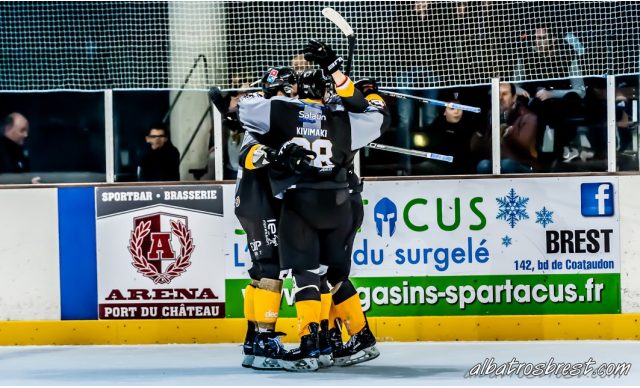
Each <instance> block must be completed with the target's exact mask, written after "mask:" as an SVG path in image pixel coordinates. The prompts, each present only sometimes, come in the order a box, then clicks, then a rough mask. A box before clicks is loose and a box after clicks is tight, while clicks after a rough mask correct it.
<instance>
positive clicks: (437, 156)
mask: <svg viewBox="0 0 640 388" xmlns="http://www.w3.org/2000/svg"><path fill="white" fill-rule="evenodd" d="M366 147H367V148H373V149H375V150H380V151H389V152H396V153H398V154H403V155H411V156H419V157H421V158H427V159H433V160H441V161H443V162H448V163H453V156H449V155H441V154H434V153H433V152H425V151H417V150H409V149H406V148H400V147H394V146H390V145H385V144H379V143H369V144H367V145H366Z"/></svg>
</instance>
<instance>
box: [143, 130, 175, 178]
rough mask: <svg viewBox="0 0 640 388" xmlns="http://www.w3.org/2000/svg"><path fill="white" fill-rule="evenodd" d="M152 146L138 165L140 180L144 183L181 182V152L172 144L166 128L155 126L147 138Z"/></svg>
mask: <svg viewBox="0 0 640 388" xmlns="http://www.w3.org/2000/svg"><path fill="white" fill-rule="evenodd" d="M145 140H146V142H147V143H148V144H149V145H150V146H151V147H150V149H148V151H147V152H146V153H145V154H144V155H143V157H142V159H141V160H140V164H139V165H138V180H139V181H142V182H156V181H162V182H167V181H179V180H180V170H179V166H180V152H178V149H177V148H176V147H175V146H174V145H173V144H172V143H171V140H170V139H169V134H168V133H167V130H166V128H164V127H162V126H154V127H152V128H150V129H149V131H148V132H147V135H146V136H145Z"/></svg>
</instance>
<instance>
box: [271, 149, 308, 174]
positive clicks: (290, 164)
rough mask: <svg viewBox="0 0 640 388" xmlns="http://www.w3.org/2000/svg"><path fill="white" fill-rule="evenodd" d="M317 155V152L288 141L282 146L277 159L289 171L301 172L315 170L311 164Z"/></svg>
mask: <svg viewBox="0 0 640 388" xmlns="http://www.w3.org/2000/svg"><path fill="white" fill-rule="evenodd" d="M315 157H316V153H315V152H313V151H310V150H307V149H304V148H303V147H301V146H299V145H298V144H296V143H293V142H291V141H288V142H286V143H284V144H283V145H282V147H280V151H278V158H277V160H278V162H279V163H280V164H282V165H283V166H284V167H285V168H287V169H288V170H289V171H291V172H293V173H296V174H301V173H303V172H307V171H312V170H314V167H313V166H311V161H313V159H315Z"/></svg>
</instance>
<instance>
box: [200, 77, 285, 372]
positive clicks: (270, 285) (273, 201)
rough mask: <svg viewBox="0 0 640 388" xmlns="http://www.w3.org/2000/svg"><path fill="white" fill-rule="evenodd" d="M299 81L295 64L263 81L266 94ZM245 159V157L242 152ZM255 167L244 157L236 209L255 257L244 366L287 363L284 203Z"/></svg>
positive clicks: (217, 99) (223, 103)
mask: <svg viewBox="0 0 640 388" xmlns="http://www.w3.org/2000/svg"><path fill="white" fill-rule="evenodd" d="M296 83H297V76H296V73H295V71H293V69H291V68H288V67H276V68H272V69H269V71H268V72H267V74H266V75H265V76H264V77H263V79H262V81H261V84H262V93H263V95H264V97H265V98H271V97H274V96H288V97H293V96H294V95H295V93H296ZM209 96H210V98H211V100H212V102H213V103H214V104H215V105H216V107H217V108H218V110H220V111H221V113H223V114H225V115H226V114H229V113H228V108H229V104H228V102H227V100H226V99H225V98H224V97H223V96H222V94H221V93H220V92H219V90H216V89H215V88H212V89H211V90H210V92H209ZM230 114H234V112H231V113H230ZM252 142H253V141H252V138H251V134H248V133H247V134H245V140H244V143H243V150H245V149H246V146H245V144H248V143H252ZM240 159H241V161H244V160H245V158H244V157H243V156H242V152H241V157H240ZM256 163H257V161H256ZM254 167H255V166H254V165H253V161H252V160H251V159H248V160H246V163H245V164H243V163H241V165H240V168H239V170H238V177H237V180H236V198H235V214H236V217H238V220H239V221H240V224H241V225H242V227H243V229H244V230H245V231H246V233H247V243H248V245H249V248H250V250H249V252H250V255H251V262H252V265H251V268H250V269H249V276H250V277H251V283H250V284H249V285H247V287H246V288H245V295H244V316H245V319H246V320H247V332H246V335H245V340H244V343H243V355H244V357H243V361H242V366H244V367H253V368H254V369H281V366H280V364H279V362H278V359H279V358H280V356H279V355H280V354H282V353H284V347H283V346H282V344H281V343H280V340H279V336H281V335H282V334H283V333H280V332H276V331H275V326H276V321H277V318H278V312H279V310H280V298H281V290H282V280H280V279H279V274H280V262H279V256H278V233H277V225H278V217H279V215H280V206H281V204H280V200H279V199H277V198H275V197H274V196H273V194H272V193H271V188H270V185H269V178H268V171H267V169H255V168H254Z"/></svg>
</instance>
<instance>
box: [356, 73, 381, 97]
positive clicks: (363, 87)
mask: <svg viewBox="0 0 640 388" xmlns="http://www.w3.org/2000/svg"><path fill="white" fill-rule="evenodd" d="M354 86H355V88H356V89H358V90H359V91H360V92H361V93H362V95H363V96H365V97H366V96H368V95H370V94H378V82H376V80H374V79H371V78H363V79H361V80H359V81H358V82H356V83H355V84H354Z"/></svg>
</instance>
